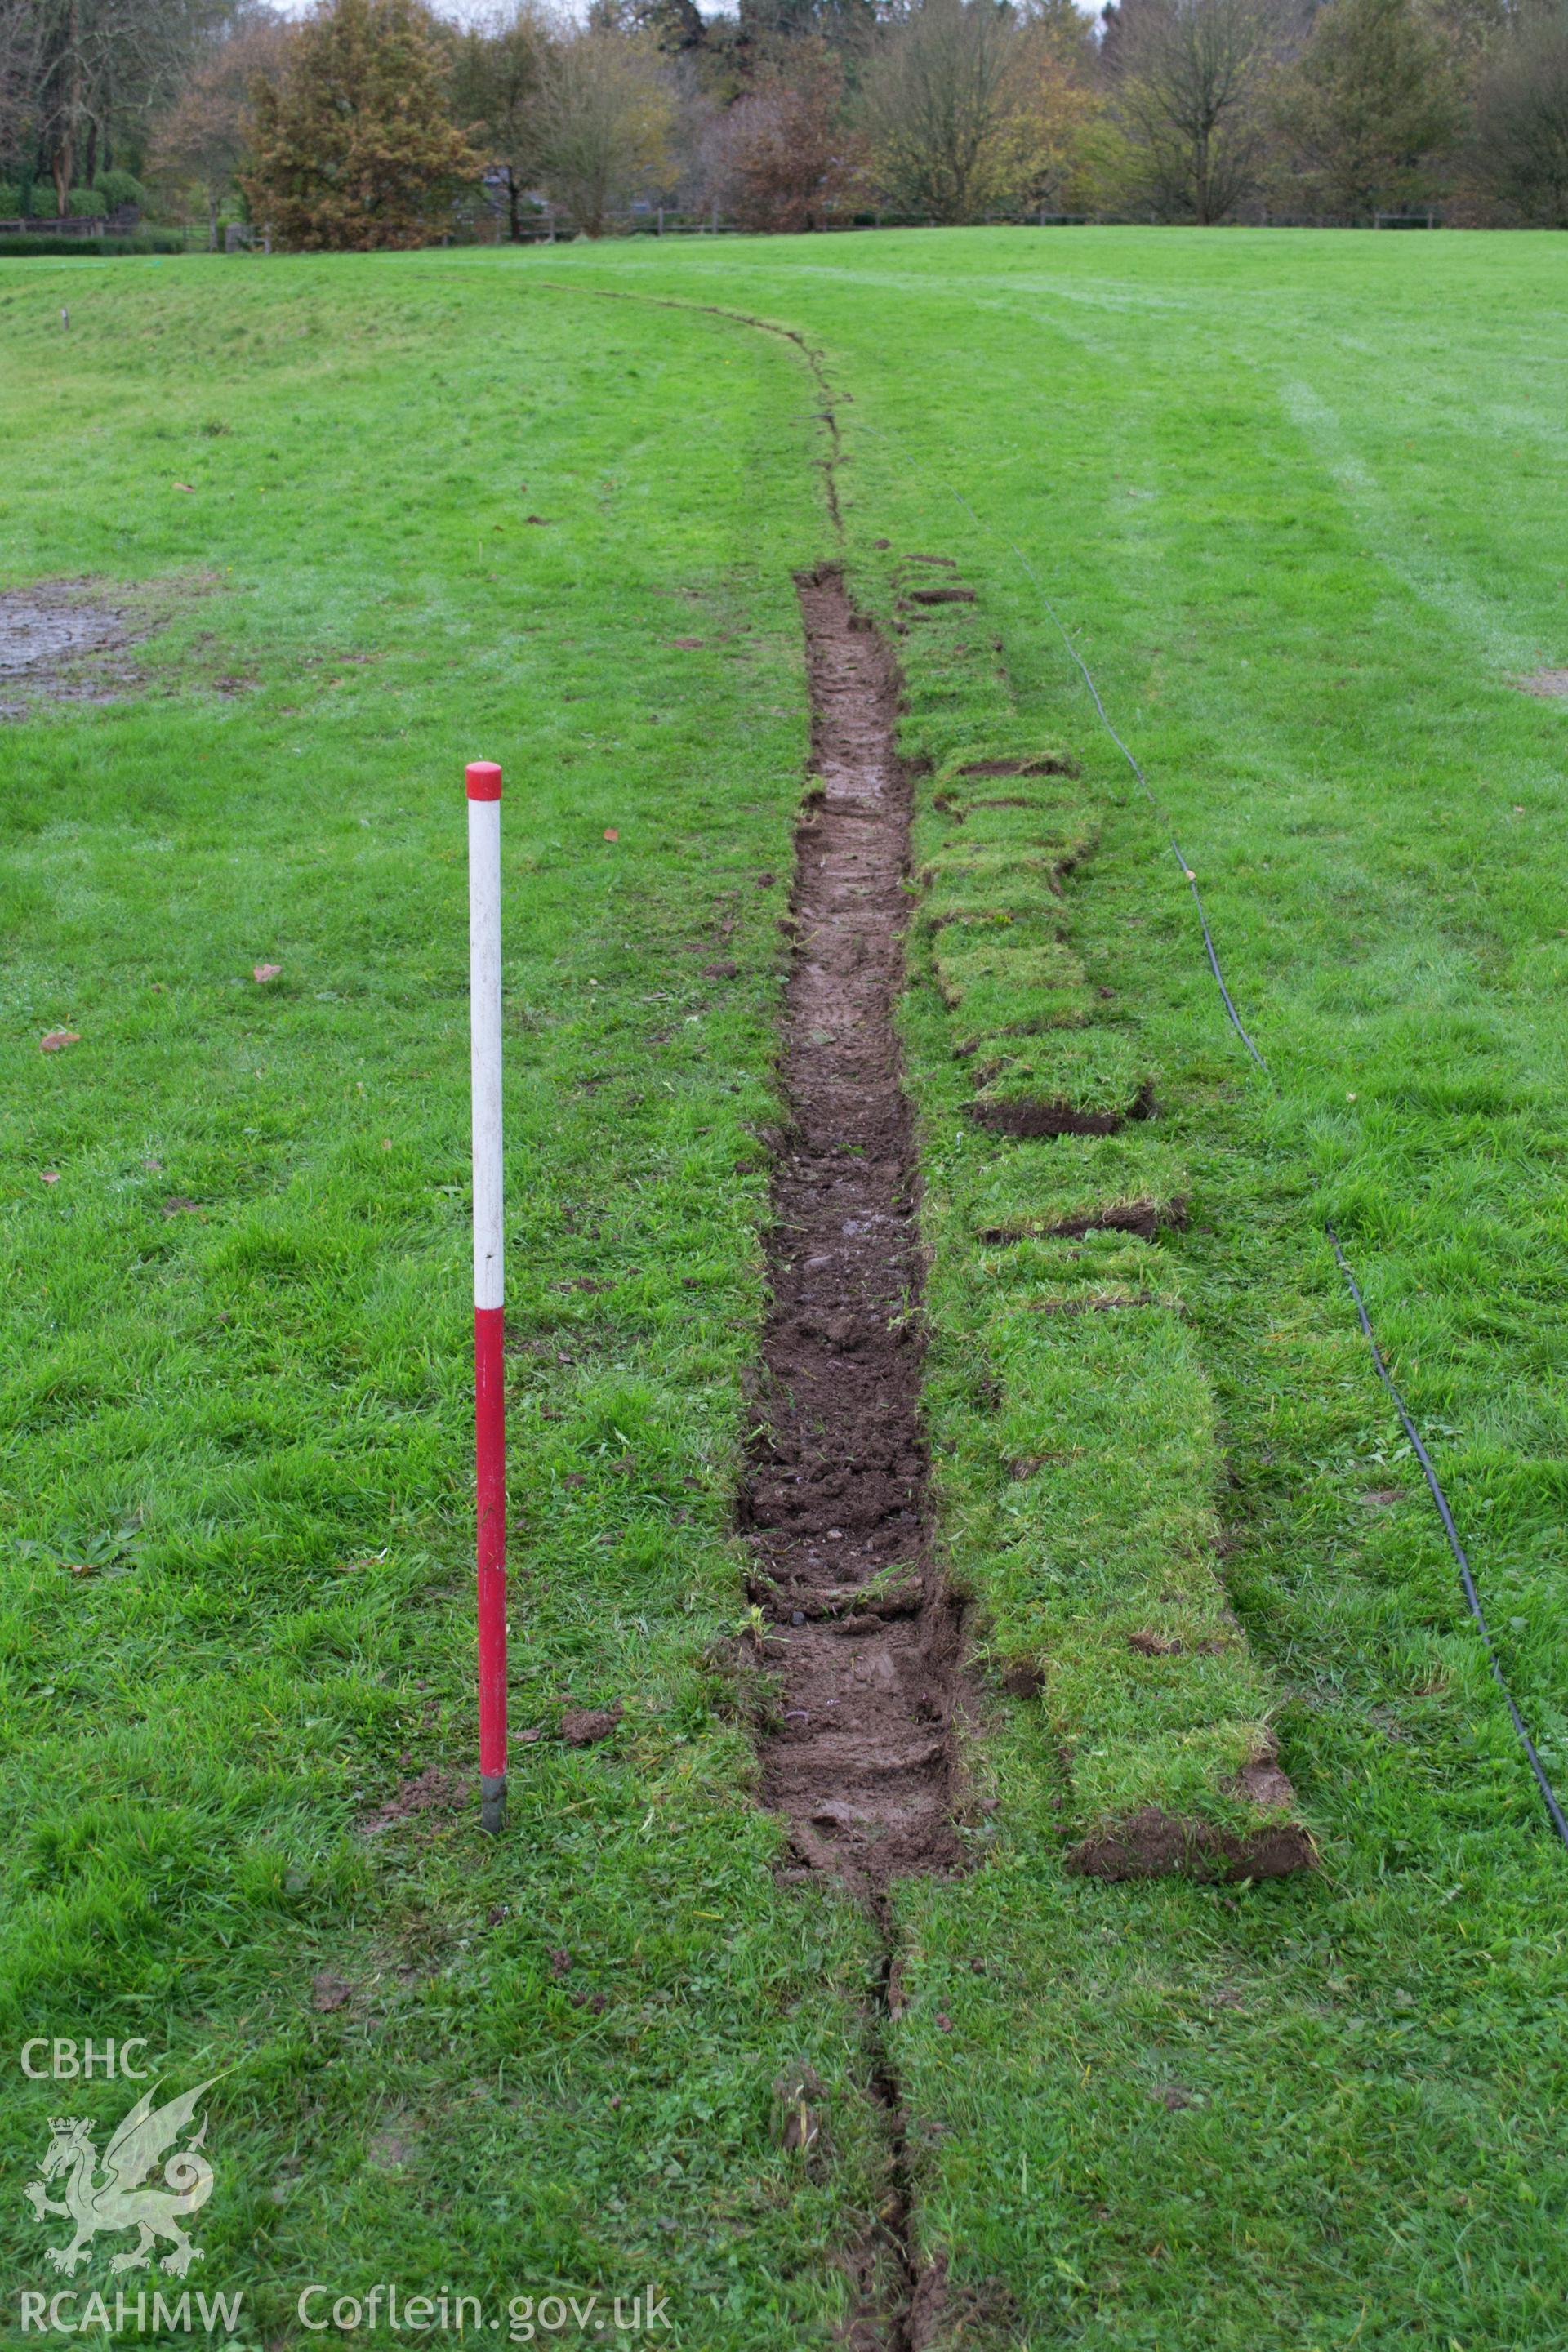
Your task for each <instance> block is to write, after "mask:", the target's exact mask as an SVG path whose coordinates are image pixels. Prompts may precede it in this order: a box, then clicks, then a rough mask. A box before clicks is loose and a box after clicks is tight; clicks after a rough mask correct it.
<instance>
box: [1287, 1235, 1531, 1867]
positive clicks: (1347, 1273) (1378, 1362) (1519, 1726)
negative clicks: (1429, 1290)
mask: <svg viewBox="0 0 1568 2352" xmlns="http://www.w3.org/2000/svg"><path fill="white" fill-rule="evenodd" d="M1323 1231H1324V1232H1325V1233H1326V1234H1327V1235H1328V1237H1329V1240H1330V1242H1331V1244H1332V1246H1333V1253H1334V1256H1335V1258H1336V1259H1337V1260H1338V1262H1339V1269H1340V1272H1341V1273H1342V1275H1343V1276H1344V1278H1345V1281H1346V1283H1347V1284H1348V1285H1349V1287H1350V1294H1351V1297H1352V1298H1353V1299H1354V1301H1355V1311H1356V1315H1357V1318H1358V1319H1359V1321H1360V1323H1361V1328H1362V1329H1363V1332H1364V1333H1365V1334H1366V1344H1367V1346H1368V1347H1369V1348H1370V1349H1371V1350H1372V1360H1373V1368H1374V1370H1376V1373H1377V1377H1378V1379H1379V1380H1380V1381H1382V1382H1383V1385H1384V1388H1385V1389H1386V1390H1387V1391H1388V1393H1389V1395H1390V1396H1391V1397H1392V1398H1393V1399H1394V1411H1395V1412H1396V1413H1397V1414H1398V1415H1399V1418H1400V1420H1401V1422H1402V1423H1404V1425H1405V1436H1406V1437H1407V1438H1408V1439H1409V1440H1410V1443H1411V1444H1412V1445H1413V1446H1414V1447H1415V1459H1416V1460H1417V1462H1419V1463H1420V1465H1421V1467H1422V1469H1423V1470H1424V1471H1425V1472H1426V1484H1427V1485H1428V1486H1430V1488H1431V1489H1432V1500H1433V1501H1434V1502H1435V1503H1436V1506H1437V1516H1438V1517H1439V1518H1440V1519H1441V1520H1442V1522H1443V1532H1444V1534H1445V1535H1446V1536H1447V1538H1448V1549H1449V1550H1450V1551H1451V1552H1452V1553H1453V1555H1454V1558H1455V1559H1457V1560H1458V1563H1459V1581H1460V1583H1461V1584H1462V1585H1463V1586H1464V1588H1465V1599H1466V1600H1467V1601H1468V1603H1469V1607H1470V1614H1471V1616H1472V1617H1473V1618H1474V1619H1475V1621H1476V1624H1477V1626H1478V1628H1479V1633H1480V1637H1481V1640H1482V1641H1483V1643H1485V1644H1486V1653H1487V1658H1488V1661H1489V1664H1490V1666H1491V1670H1492V1673H1493V1674H1494V1675H1496V1677H1497V1686H1498V1688H1499V1690H1500V1691H1501V1693H1502V1695H1503V1696H1504V1698H1505V1699H1506V1700H1507V1701H1508V1711H1509V1713H1510V1716H1512V1717H1513V1727H1514V1729H1515V1730H1516V1731H1517V1732H1518V1734H1519V1737H1520V1742H1521V1746H1522V1747H1523V1749H1524V1752H1525V1754H1526V1755H1527V1756H1528V1757H1529V1759H1530V1769H1531V1771H1532V1772H1533V1773H1534V1775H1535V1778H1536V1782H1537V1785H1538V1786H1539V1788H1540V1790H1541V1793H1542V1796H1543V1797H1544V1798H1545V1800H1546V1810H1547V1811H1548V1812H1549V1813H1550V1814H1551V1816H1552V1826H1553V1828H1554V1829H1555V1830H1556V1832H1557V1834H1558V1836H1559V1837H1560V1838H1561V1839H1562V1841H1563V1844H1564V1845H1568V1821H1564V1819H1563V1808H1562V1806H1561V1805H1560V1804H1559V1803H1558V1801H1557V1799H1556V1796H1555V1794H1554V1793H1553V1791H1552V1783H1551V1781H1550V1780H1548V1779H1547V1777H1546V1771H1545V1768H1544V1766H1543V1765H1542V1761H1541V1759H1540V1757H1539V1756H1538V1755H1537V1754H1536V1752H1535V1742H1534V1741H1533V1740H1532V1739H1531V1736H1530V1734H1529V1732H1528V1731H1527V1730H1526V1729H1525V1727H1524V1717H1522V1716H1521V1714H1520V1711H1519V1709H1518V1707H1517V1706H1515V1705H1514V1703H1513V1693H1512V1692H1511V1691H1510V1688H1509V1686H1508V1685H1507V1683H1506V1682H1505V1681H1504V1679H1503V1671H1502V1668H1501V1666H1500V1665H1499V1664H1498V1654H1497V1652H1496V1651H1495V1650H1494V1649H1493V1647H1492V1637H1491V1635H1490V1633H1489V1632H1488V1631H1487V1621H1486V1618H1485V1617H1484V1616H1483V1614H1482V1612H1481V1602H1480V1595H1479V1593H1478V1592H1477V1591H1476V1580H1475V1578H1474V1577H1473V1576H1472V1575H1471V1574H1470V1563H1469V1560H1468V1558H1467V1557H1466V1553H1465V1547H1464V1545H1463V1544H1462V1543H1461V1542H1460V1541H1459V1530H1458V1528H1457V1527H1456V1526H1455V1525H1454V1514H1453V1513H1452V1511H1451V1510H1450V1509H1449V1508H1448V1497H1447V1495H1445V1494H1444V1492H1443V1488H1442V1486H1441V1484H1440V1482H1439V1480H1438V1476H1437V1473H1436V1470H1435V1469H1434V1468H1433V1467H1432V1457H1431V1455H1430V1454H1428V1453H1427V1451H1426V1447H1425V1445H1423V1444H1422V1443H1421V1433H1420V1431H1419V1430H1418V1429H1417V1428H1416V1426H1415V1423H1414V1422H1413V1421H1412V1420H1411V1418H1410V1414H1409V1412H1408V1411H1407V1410H1406V1408H1405V1399H1404V1398H1403V1397H1402V1396H1401V1395H1400V1393H1399V1391H1398V1390H1397V1389H1396V1388H1395V1387H1394V1382H1393V1381H1392V1379H1391V1378H1390V1376H1389V1370H1388V1367H1387V1365H1386V1364H1385V1363H1384V1360H1383V1355H1382V1351H1381V1350H1380V1349H1379V1347H1378V1344H1377V1339H1376V1336H1375V1334H1374V1333H1373V1328H1372V1322H1371V1318H1369V1316H1368V1314H1367V1311H1366V1301H1365V1299H1364V1298H1363V1297H1362V1295H1361V1286H1360V1284H1359V1283H1358V1282H1357V1280H1356V1278H1355V1276H1354V1275H1353V1274H1352V1272H1351V1269H1350V1262H1349V1260H1348V1259H1347V1258H1346V1256H1345V1254H1344V1252H1343V1250H1342V1248H1341V1247H1340V1237H1339V1235H1338V1234H1336V1233H1335V1231H1334V1229H1333V1227H1332V1225H1329V1224H1325V1226H1324V1227H1323Z"/></svg>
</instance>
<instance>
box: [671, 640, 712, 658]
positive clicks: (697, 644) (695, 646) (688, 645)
mask: <svg viewBox="0 0 1568 2352" xmlns="http://www.w3.org/2000/svg"><path fill="white" fill-rule="evenodd" d="M669 642H670V644H671V645H672V646H679V647H680V649H681V651H682V653H688V654H694V653H696V652H698V651H699V650H700V648H701V647H702V646H705V645H706V644H707V642H708V640H707V638H706V637H671V639H670V641H669Z"/></svg>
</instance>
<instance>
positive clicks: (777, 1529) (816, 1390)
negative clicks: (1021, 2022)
mask: <svg viewBox="0 0 1568 2352" xmlns="http://www.w3.org/2000/svg"><path fill="white" fill-rule="evenodd" d="M800 600H801V610H802V614H803V616H804V619H805V631H806V645H807V658H808V666H809V672H810V679H811V691H812V705H813V721H812V744H813V766H814V768H815V770H816V776H817V779H818V786H817V789H816V791H815V792H814V793H812V794H811V795H810V799H809V803H808V807H807V813H806V815H805V820H804V822H803V824H802V825H801V829H800V834H799V840H798V864H797V872H796V886H795V901H794V904H795V963H794V970H793V972H792V974H791V978H790V983H789V992H788V1012H787V1031H786V1040H785V1055H784V1080H785V1085H786V1087H787V1091H788V1095H789V1099H790V1108H791V1113H792V1135H791V1138H790V1140H789V1142H788V1144H787V1145H786V1148H785V1149H784V1152H783V1154H782V1156H781V1158H780V1160H779V1161H778V1164H777V1168H776V1171H775V1176H774V1184H773V1202H774V1213H775V1223H774V1230H773V1242H772V1246H771V1257H772V1276H773V1313H772V1316H771V1318H770V1322H769V1327H768V1331H767V1336H766V1339H765V1342H764V1353H765V1359H766V1364H767V1370H768V1374H769V1389H770V1401H769V1402H770V1410H769V1428H768V1433H767V1435H766V1438H765V1439H764V1440H763V1443H762V1444H761V1446H760V1448H759V1450H758V1453H757V1454H756V1456H755V1458H754V1461H753V1465H752V1475H751V1477H750V1480H749V1483H748V1486H747V1489H746V1492H745V1495H744V1496H743V1499H742V1523H743V1525H744V1527H745V1529H746V1531H747V1534H748V1536H749V1538H750V1540H751V1543H752V1549H753V1551H754V1555H755V1566H754V1570H753V1573H752V1595H753V1598H754V1599H756V1600H757V1601H759V1602H760V1603H761V1605H762V1607H763V1611H764V1612H765V1614H766V1616H767V1617H768V1618H770V1619H771V1620H772V1621H773V1630H772V1631H771V1633H770V1634H769V1636H768V1638H767V1640H766V1642H765V1643H764V1644H763V1655H764V1658H765V1661H766V1664H767V1666H768V1669H769V1674H770V1678H771V1681H772V1685H773V1701H774V1705H773V1721H774V1722H775V1724H776V1726H777V1728H776V1729H774V1730H772V1731H771V1732H769V1733H768V1735H767V1736H766V1737H765V1738H764V1739H763V1744H762V1759H763V1785H764V1789H765V1790H766V1793H767V1796H768V1799H769V1801H771V1802H772V1803H773V1805H775V1806H776V1807H777V1808H778V1809H779V1811H782V1812H783V1813H784V1814H785V1816H786V1817H787V1818H788V1820H789V1822H790V1825H791V1836H792V1842H793V1843H794V1845H795V1851H796V1853H798V1855H799V1856H800V1859H801V1861H802V1862H803V1863H804V1864H805V1865H806V1867H807V1868H808V1869H812V1870H825V1871H828V1872H831V1873H833V1874H836V1875H837V1876H840V1877H842V1878H844V1879H845V1880H846V1881H847V1883H848V1884H850V1885H852V1886H854V1887H855V1888H856V1889H857V1890H858V1891H859V1892H861V1893H864V1894H867V1895H873V1896H875V1895H878V1894H879V1891H880V1890H881V1889H882V1888H883V1887H884V1886H885V1885H886V1884H887V1882H888V1881H889V1879H890V1878H892V1877H895V1876H897V1875H900V1874H904V1873H908V1872H911V1871H921V1870H945V1869H953V1868H956V1867H957V1866H958V1865H959V1864H960V1862H961V1860H962V1853H961V1849H960V1847H959V1843H958V1840H957V1837H956V1833H955V1832H954V1829H953V1826H952V1716H953V1708H954V1704H955V1690H954V1675H955V1670H956V1661H957V1653H958V1622H957V1612H956V1608H955V1605H954V1603H953V1602H952V1600H951V1598H950V1597H949V1596H948V1595H947V1594H946V1592H945V1591H943V1589H942V1585H941V1582H940V1580H939V1579H938V1577H937V1575H936V1571H935V1569H934V1565H933V1563H932V1561H931V1553H930V1546H929V1542H928V1535H927V1502H926V1451H925V1443H924V1437H923V1433H922V1431H921V1417H920V1391H921V1366H922V1360H923V1353H924V1350H923V1346H922V1341H921V1327H920V1292H921V1270H920V1258H919V1251H918V1244H917V1238H916V1232H915V1221H914V1213H915V1183H916V1175H915V1152H914V1139H913V1132H912V1127H911V1122H910V1109H909V1105H908V1103H907V1101H906V1099H905V1097H904V1092H903V1087H902V1082H901V1073H900V1065H899V1055H898V1049H897V1045H896V1043H895V1039H894V1034H893V1025H892V1013H893V1005H894V1003H895V1000H896V998H897V996H898V993H899V992H900V987H901V985H902V980H903V927H904V922H905V918H906V906H907V900H906V898H905V894H904V891H903V888H902V883H903V877H904V873H905V868H906V865H907V861H908V851H909V827H910V793H909V782H908V779H907V777H906V776H905V774H904V773H903V772H902V769H901V767H900V762H899V760H898V758H897V756H896V753H895V751H894V748H893V726H894V719H895V715H896V694H897V681H896V676H895V672H894V668H893V664H892V661H891V659H890V657H889V654H888V652H887V649H886V647H885V646H884V645H883V644H882V642H881V640H880V638H879V636H878V635H876V633H875V631H874V630H873V628H872V627H871V625H870V624H869V623H868V621H867V620H866V619H865V618H864V617H863V616H862V615H860V614H857V613H856V612H855V610H854V608H853V606H852V605H851V604H850V602H849V599H848V596H847V593H846V592H845V589H844V584H843V581H842V579H841V578H840V576H839V575H838V573H837V572H834V571H825V572H818V573H816V574H812V575H810V576H808V577H806V578H804V579H803V580H802V581H801V583H800Z"/></svg>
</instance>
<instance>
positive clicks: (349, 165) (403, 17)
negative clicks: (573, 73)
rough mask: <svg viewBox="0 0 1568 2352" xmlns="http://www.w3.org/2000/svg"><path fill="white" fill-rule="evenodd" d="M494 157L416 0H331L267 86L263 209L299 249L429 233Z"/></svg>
mask: <svg viewBox="0 0 1568 2352" xmlns="http://www.w3.org/2000/svg"><path fill="white" fill-rule="evenodd" d="M482 169H483V159H482V158H481V157H480V156H479V154H478V153H476V152H475V151H474V149H473V148H472V147H471V146H470V145H469V144H468V139H467V138H466V137H465V135H464V133H463V132H462V131H459V130H458V126H457V124H456V123H455V122H454V121H452V118H451V115H450V113H449V111H448V109H447V71H446V61H445V58H444V57H443V55H442V52H441V49H440V47H439V46H438V43H437V31H436V26H435V22H434V19H433V18H432V17H431V16H429V15H428V14H427V13H426V10H425V9H423V8H422V7H420V6H419V5H417V0H322V5H321V6H320V7H318V9H317V10H316V13H315V14H314V16H308V17H307V18H306V19H305V21H304V23H303V24H302V25H301V26H300V28H299V30H298V32H297V33H296V34H295V35H294V37H293V38H292V40H291V42H290V44H289V54H288V58H287V60H286V63H285V67H284V72H283V77H282V80H281V83H280V85H279V86H278V87H277V88H271V87H268V85H266V84H264V83H263V84H260V85H258V88H257V90H256V136H255V153H254V161H253V163H252V165H251V168H250V170H249V171H248V172H247V173H244V174H243V176H242V179H241V185H242V186H243V187H244V189H245V193H246V195H247V198H248V200H249V204H250V208H251V211H252V213H253V214H254V215H256V217H257V218H258V219H259V220H265V221H267V222H268V223H270V225H271V228H272V233H273V235H274V236H275V237H276V238H277V239H278V241H279V243H280V244H281V245H284V246H286V247H290V248H291V249H293V250H294V251H297V252H320V251H323V250H335V251H348V252H360V253H364V252H371V251H374V250H378V249H384V248H388V247H409V246H416V245H423V244H424V243H425V242H426V240H427V238H428V237H429V236H430V234H431V231H432V229H433V228H434V227H435V226H437V222H438V220H439V218H440V215H441V209H442V206H443V205H444V204H446V205H449V203H450V199H451V196H452V194H454V193H455V191H456V190H457V188H458V187H459V186H460V185H461V184H463V183H464V182H466V181H470V182H471V181H473V180H476V179H477V178H478V177H479V173H480V172H481V171H482Z"/></svg>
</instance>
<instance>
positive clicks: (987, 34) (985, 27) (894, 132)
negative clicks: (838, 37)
mask: <svg viewBox="0 0 1568 2352" xmlns="http://www.w3.org/2000/svg"><path fill="white" fill-rule="evenodd" d="M1017 44H1018V28H1017V26H1016V22H1015V20H1014V18H1013V16H1012V15H1011V13H1010V11H1008V10H1006V9H1004V8H1002V7H998V6H997V5H994V0H915V5H913V6H912V7H910V8H909V9H908V10H907V12H906V13H905V14H904V15H902V16H899V17H896V18H894V19H893V20H892V21H891V22H890V23H889V25H888V26H887V28H886V30H885V32H884V35H883V37H882V41H881V43H880V45H879V48H878V50H877V52H876V54H875V55H874V56H873V58H872V59H871V63H870V66H869V68H868V71H867V75H866V85H865V120H866V131H867V135H868V141H869V144H870V150H871V172H872V176H873V179H874V181H875V183H876V185H877V186H878V188H879V191H880V193H881V194H882V195H883V196H884V197H885V198H886V199H887V201H888V202H889V204H891V205H897V206H898V207H899V209H900V211H904V212H911V213H923V214H924V215H926V216H927V217H928V218H929V219H931V220H933V221H947V222H952V221H969V220H976V219H979V218H981V217H982V216H983V215H984V213H985V211H986V209H987V207H988V206H989V205H992V204H994V203H995V202H997V201H998V199H999V198H1000V197H1001V195H1002V194H1003V188H1004V182H1005V157H1004V153H1003V146H1004V136H1005V128H1006V123H1007V117H1008V111H1009V94H1008V76H1009V72H1010V70H1011V68H1012V67H1013V64H1014V62H1015V59H1016V54H1017Z"/></svg>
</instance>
